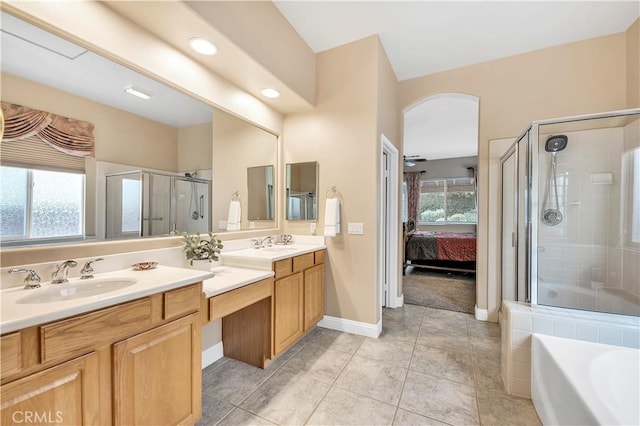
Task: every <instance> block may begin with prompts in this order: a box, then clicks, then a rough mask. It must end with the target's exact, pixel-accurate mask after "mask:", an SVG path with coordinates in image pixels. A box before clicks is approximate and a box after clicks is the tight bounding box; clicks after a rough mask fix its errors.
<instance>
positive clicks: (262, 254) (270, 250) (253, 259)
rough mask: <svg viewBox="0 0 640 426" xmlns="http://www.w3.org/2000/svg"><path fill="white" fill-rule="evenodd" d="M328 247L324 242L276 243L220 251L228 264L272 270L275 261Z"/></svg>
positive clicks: (223, 259)
mask: <svg viewBox="0 0 640 426" xmlns="http://www.w3.org/2000/svg"><path fill="white" fill-rule="evenodd" d="M326 248H327V246H326V245H324V244H287V245H278V244H275V245H273V246H271V247H264V248H259V249H255V248H248V249H243V250H234V251H229V252H224V251H223V252H222V253H220V257H221V258H222V261H223V262H224V264H225V265H226V266H236V267H239V268H250V269H260V270H263V271H267V270H268V271H270V270H272V269H273V265H272V263H273V262H276V261H278V260H282V259H286V258H288V257H293V256H299V255H301V254H306V253H311V252H314V251H317V250H324V249H326Z"/></svg>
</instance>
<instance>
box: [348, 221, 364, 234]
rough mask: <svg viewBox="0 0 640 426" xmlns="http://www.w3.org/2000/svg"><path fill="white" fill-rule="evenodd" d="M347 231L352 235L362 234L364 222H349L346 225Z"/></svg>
mask: <svg viewBox="0 0 640 426" xmlns="http://www.w3.org/2000/svg"><path fill="white" fill-rule="evenodd" d="M347 232H348V233H349V234H352V235H362V234H364V224H362V223H349V224H348V225H347Z"/></svg>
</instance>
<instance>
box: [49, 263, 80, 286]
mask: <svg viewBox="0 0 640 426" xmlns="http://www.w3.org/2000/svg"><path fill="white" fill-rule="evenodd" d="M76 266H78V262H76V261H75V260H65V261H64V262H62V263H61V264H59V265H56V271H55V272H54V273H53V274H51V284H63V283H68V282H69V280H68V279H67V275H69V268H75V267H76Z"/></svg>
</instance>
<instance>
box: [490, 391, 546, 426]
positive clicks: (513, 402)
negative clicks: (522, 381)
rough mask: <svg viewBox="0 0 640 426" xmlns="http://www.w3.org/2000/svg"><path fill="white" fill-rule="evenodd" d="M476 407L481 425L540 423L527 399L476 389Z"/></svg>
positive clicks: (534, 425)
mask: <svg viewBox="0 0 640 426" xmlns="http://www.w3.org/2000/svg"><path fill="white" fill-rule="evenodd" d="M478 408H479V409H480V421H481V423H482V424H483V425H491V426H493V425H496V426H498V425H504V426H511V425H519V426H520V425H521V426H539V425H540V420H539V419H538V415H537V414H536V411H535V408H534V407H533V404H532V403H531V400H529V399H525V398H518V397H517V396H511V395H507V394H504V393H501V392H496V391H492V390H488V389H478Z"/></svg>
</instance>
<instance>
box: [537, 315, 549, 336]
mask: <svg viewBox="0 0 640 426" xmlns="http://www.w3.org/2000/svg"><path fill="white" fill-rule="evenodd" d="M533 332H534V333H539V334H548V335H550V336H552V335H553V319H551V318H547V317H542V316H538V315H536V314H535V313H534V317H533Z"/></svg>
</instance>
